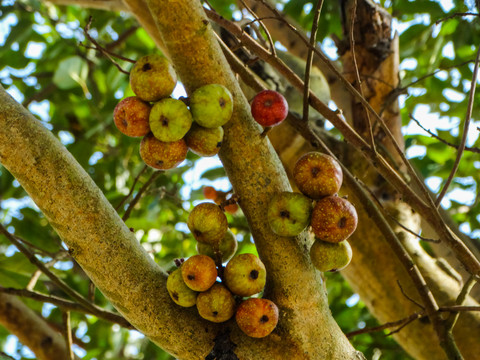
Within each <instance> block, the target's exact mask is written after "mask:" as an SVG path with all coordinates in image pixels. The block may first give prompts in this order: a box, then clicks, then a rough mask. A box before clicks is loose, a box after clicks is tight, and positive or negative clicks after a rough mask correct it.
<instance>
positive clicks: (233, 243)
mask: <svg viewBox="0 0 480 360" xmlns="http://www.w3.org/2000/svg"><path fill="white" fill-rule="evenodd" d="M237 247H238V242H237V239H236V238H235V235H234V234H233V232H231V231H230V230H228V231H227V233H226V234H225V236H224V237H223V239H222V240H221V241H220V244H219V246H218V252H219V254H220V255H221V256H222V263H225V262H227V261H228V260H230V259H231V258H232V256H233V255H235V252H236V251H237ZM197 251H198V253H199V254H203V255H207V256H210V257H211V258H212V259H214V260H216V259H217V257H216V255H215V249H214V247H213V246H212V245H209V244H204V243H201V242H197Z"/></svg>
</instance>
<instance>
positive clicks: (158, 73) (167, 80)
mask: <svg viewBox="0 0 480 360" xmlns="http://www.w3.org/2000/svg"><path fill="white" fill-rule="evenodd" d="M176 84H177V75H176V74H175V70H174V69H173V66H172V64H171V63H170V62H169V61H168V59H167V58H165V57H163V56H161V55H157V54H152V55H147V56H143V57H141V58H140V59H138V61H137V62H136V63H135V65H134V66H133V69H132V71H130V87H131V88H132V91H133V92H134V93H135V95H137V96H138V97H139V98H140V99H142V100H144V101H158V100H160V99H163V98H166V97H168V96H170V94H171V93H172V91H173V89H174V88H175V85H176Z"/></svg>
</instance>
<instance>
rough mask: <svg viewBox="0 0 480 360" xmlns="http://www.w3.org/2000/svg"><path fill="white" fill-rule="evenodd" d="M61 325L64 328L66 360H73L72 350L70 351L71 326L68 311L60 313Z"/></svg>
mask: <svg viewBox="0 0 480 360" xmlns="http://www.w3.org/2000/svg"><path fill="white" fill-rule="evenodd" d="M62 319H63V324H64V326H65V333H64V337H65V343H66V346H67V352H68V360H74V356H73V349H72V343H73V341H72V324H71V322H70V311H68V310H67V311H64V312H63V313H62Z"/></svg>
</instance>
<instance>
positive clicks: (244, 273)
mask: <svg viewBox="0 0 480 360" xmlns="http://www.w3.org/2000/svg"><path fill="white" fill-rule="evenodd" d="M223 276H224V279H225V283H226V285H227V286H228V288H229V289H230V291H231V292H233V293H234V294H235V295H239V296H251V295H254V294H258V293H259V292H261V291H262V290H263V288H264V287H265V282H266V280H267V270H266V269H265V265H263V263H262V261H261V260H260V259H259V258H258V257H257V256H255V255H253V254H240V255H237V256H234V257H233V258H232V259H231V260H230V261H229V262H228V264H227V266H226V267H225V271H224V273H223Z"/></svg>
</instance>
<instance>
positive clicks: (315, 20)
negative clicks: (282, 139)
mask: <svg viewBox="0 0 480 360" xmlns="http://www.w3.org/2000/svg"><path fill="white" fill-rule="evenodd" d="M322 6H323V0H317V4H316V5H315V10H314V15H313V23H312V30H311V32H310V45H311V47H310V48H308V53H307V61H306V64H305V78H304V80H303V121H304V122H308V110H309V107H310V105H309V99H308V97H309V95H310V72H311V71H312V62H313V49H314V48H315V43H316V41H317V30H318V21H319V19H320V14H321V13H322Z"/></svg>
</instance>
